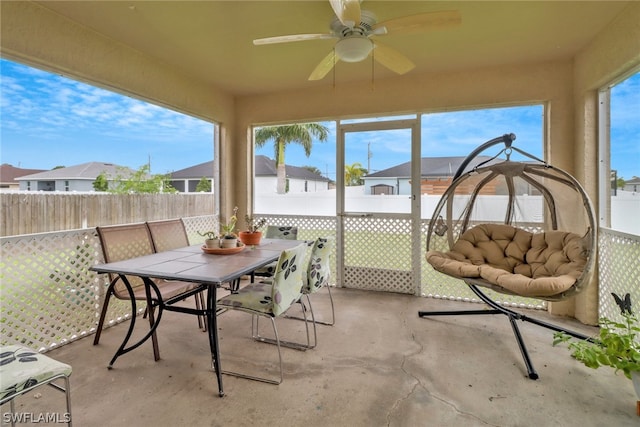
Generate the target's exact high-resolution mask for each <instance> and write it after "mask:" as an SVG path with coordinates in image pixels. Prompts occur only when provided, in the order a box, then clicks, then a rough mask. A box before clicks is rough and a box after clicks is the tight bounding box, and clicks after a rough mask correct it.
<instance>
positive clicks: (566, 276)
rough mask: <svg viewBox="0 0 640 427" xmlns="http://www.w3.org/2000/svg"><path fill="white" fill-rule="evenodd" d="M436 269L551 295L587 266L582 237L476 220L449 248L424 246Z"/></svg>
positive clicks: (571, 282)
mask: <svg viewBox="0 0 640 427" xmlns="http://www.w3.org/2000/svg"><path fill="white" fill-rule="evenodd" d="M426 258H427V262H429V264H431V265H432V266H433V268H435V269H436V270H438V271H440V272H442V273H445V274H447V275H450V276H453V277H457V278H460V279H477V282H476V283H478V284H484V283H483V281H486V282H487V284H488V285H493V286H492V287H494V288H495V287H497V288H498V290H500V288H502V289H503V290H504V291H505V292H506V293H510V294H515V295H521V296H526V297H537V298H544V297H553V296H556V295H559V294H562V293H564V292H566V291H568V290H569V289H570V288H571V287H572V286H574V285H575V284H576V282H577V281H578V279H579V278H580V276H581V275H582V272H583V270H584V268H585V266H586V263H587V258H588V249H587V247H586V244H585V239H583V237H582V236H579V235H577V234H575V233H568V232H563V231H549V232H542V233H531V232H528V231H526V230H523V229H520V228H517V227H513V226H510V225H504V224H480V225H477V226H475V227H473V228H471V229H469V230H467V231H466V232H465V233H463V234H462V235H461V236H460V238H459V239H458V241H457V242H455V243H454V245H453V247H452V248H451V250H450V251H448V252H440V251H428V252H427V255H426Z"/></svg>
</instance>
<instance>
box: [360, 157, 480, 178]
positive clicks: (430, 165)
mask: <svg viewBox="0 0 640 427" xmlns="http://www.w3.org/2000/svg"><path fill="white" fill-rule="evenodd" d="M465 158H466V156H457V157H423V158H422V159H421V161H420V171H421V172H420V175H421V176H422V177H436V176H439V177H443V176H453V175H454V174H455V173H456V171H457V170H458V168H459V167H460V165H461V164H462V162H463V161H464V159H465ZM490 159H491V157H489V156H477V157H475V158H474V159H473V160H472V161H471V163H469V167H473V166H475V165H477V164H479V163H481V162H484V161H486V160H490ZM390 177H393V178H409V177H411V162H406V163H402V164H399V165H396V166H393V167H390V168H388V169H384V170H381V171H378V172H375V173H371V174H369V175H366V176H365V178H390Z"/></svg>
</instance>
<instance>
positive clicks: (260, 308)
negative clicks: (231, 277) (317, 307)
mask: <svg viewBox="0 0 640 427" xmlns="http://www.w3.org/2000/svg"><path fill="white" fill-rule="evenodd" d="M305 251H306V245H305V244H300V245H298V246H296V247H294V248H292V249H287V250H284V251H282V253H281V254H280V258H279V259H278V261H277V263H276V270H275V272H274V276H273V282H272V283H271V284H269V283H264V282H260V283H251V284H249V285H247V286H245V287H244V288H242V289H240V290H239V291H238V292H237V293H235V294H230V295H228V296H226V297H223V298H221V299H220V300H219V301H218V305H219V306H222V307H225V308H227V309H228V310H238V311H242V312H245V313H249V314H251V329H252V335H253V336H254V338H255V333H254V331H255V330H256V329H257V319H258V318H259V317H260V316H264V317H267V318H268V319H270V320H271V324H272V326H273V332H274V336H275V344H276V346H277V349H278V361H279V378H278V379H271V378H266V377H257V376H253V375H247V374H244V373H239V372H233V371H222V373H224V374H228V375H233V376H236V377H240V378H246V379H250V380H255V381H262V382H266V383H270V384H280V383H281V382H282V378H283V374H282V352H281V346H283V345H286V344H290V346H297V347H296V348H298V349H304V348H308V347H309V346H310V344H311V343H310V340H309V325H308V323H307V322H305V325H306V330H307V344H306V345H304V344H296V343H291V342H285V341H281V340H280V337H279V336H278V329H277V328H276V322H275V318H276V317H280V316H283V315H284V313H285V312H286V311H287V310H288V309H289V308H290V307H291V306H292V305H293V304H295V303H297V302H299V301H300V298H301V296H302V270H303V269H302V268H301V265H300V263H301V260H303V259H304V256H305ZM267 342H268V341H267Z"/></svg>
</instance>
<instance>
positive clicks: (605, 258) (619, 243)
mask: <svg viewBox="0 0 640 427" xmlns="http://www.w3.org/2000/svg"><path fill="white" fill-rule="evenodd" d="M598 258H599V262H598V282H599V284H600V287H599V295H598V299H599V302H600V313H599V315H600V317H603V316H605V317H608V318H610V319H620V309H619V308H618V305H617V304H616V303H615V300H614V299H613V297H612V296H611V293H612V292H614V293H616V294H618V295H620V296H623V295H625V294H627V293H629V294H630V295H631V303H632V311H633V312H634V313H636V314H637V313H640V236H635V235H631V234H626V233H620V232H617V231H614V230H610V229H606V228H600V229H599V230H598Z"/></svg>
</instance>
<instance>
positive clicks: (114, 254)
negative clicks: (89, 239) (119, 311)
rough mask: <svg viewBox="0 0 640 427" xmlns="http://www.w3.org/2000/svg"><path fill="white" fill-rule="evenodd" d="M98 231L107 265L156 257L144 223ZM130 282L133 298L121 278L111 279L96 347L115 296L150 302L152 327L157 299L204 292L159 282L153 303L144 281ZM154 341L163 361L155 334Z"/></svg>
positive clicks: (189, 285) (183, 284)
mask: <svg viewBox="0 0 640 427" xmlns="http://www.w3.org/2000/svg"><path fill="white" fill-rule="evenodd" d="M96 229H97V231H98V236H99V237H100V243H101V245H102V251H103V254H104V260H105V261H106V262H115V261H122V260H126V259H130V258H135V257H139V256H143V255H150V254H152V253H154V247H153V242H152V240H151V233H150V232H149V227H147V224H146V223H144V222H142V223H136V224H125V225H111V226H105V227H96ZM127 281H128V282H129V284H130V285H131V288H132V294H131V295H130V294H129V291H128V290H127V288H126V286H125V284H124V283H123V282H122V280H120V277H119V276H117V275H110V283H109V287H108V288H107V290H106V293H105V299H104V303H103V304H102V311H101V313H100V320H99V321H98V327H97V330H96V335H95V337H94V339H93V344H94V345H97V344H98V343H99V342H100V334H101V332H102V328H103V326H104V320H105V317H106V314H107V309H108V307H109V301H110V299H111V296H112V295H113V296H115V297H116V298H118V299H121V300H130V299H131V298H134V299H135V300H141V301H146V303H147V310H148V316H149V324H150V325H153V323H154V315H153V313H154V307H155V305H157V300H156V298H158V297H161V298H162V299H163V301H165V302H167V300H171V301H179V300H180V299H181V298H180V297H181V296H182V295H184V297H185V298H187V297H189V296H191V295H193V294H195V293H199V292H202V291H198V288H199V286H198V284H196V283H189V282H180V281H163V280H157V281H155V284H156V286H157V288H158V290H159V292H160V295H158V296H156V297H155V298H154V297H153V296H152V297H151V299H149V298H148V297H147V294H146V291H145V286H144V282H143V281H142V279H141V278H139V277H131V276H127ZM152 340H153V354H154V357H155V360H159V359H160V351H159V349H158V344H157V338H156V334H155V332H154V333H153V335H152Z"/></svg>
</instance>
